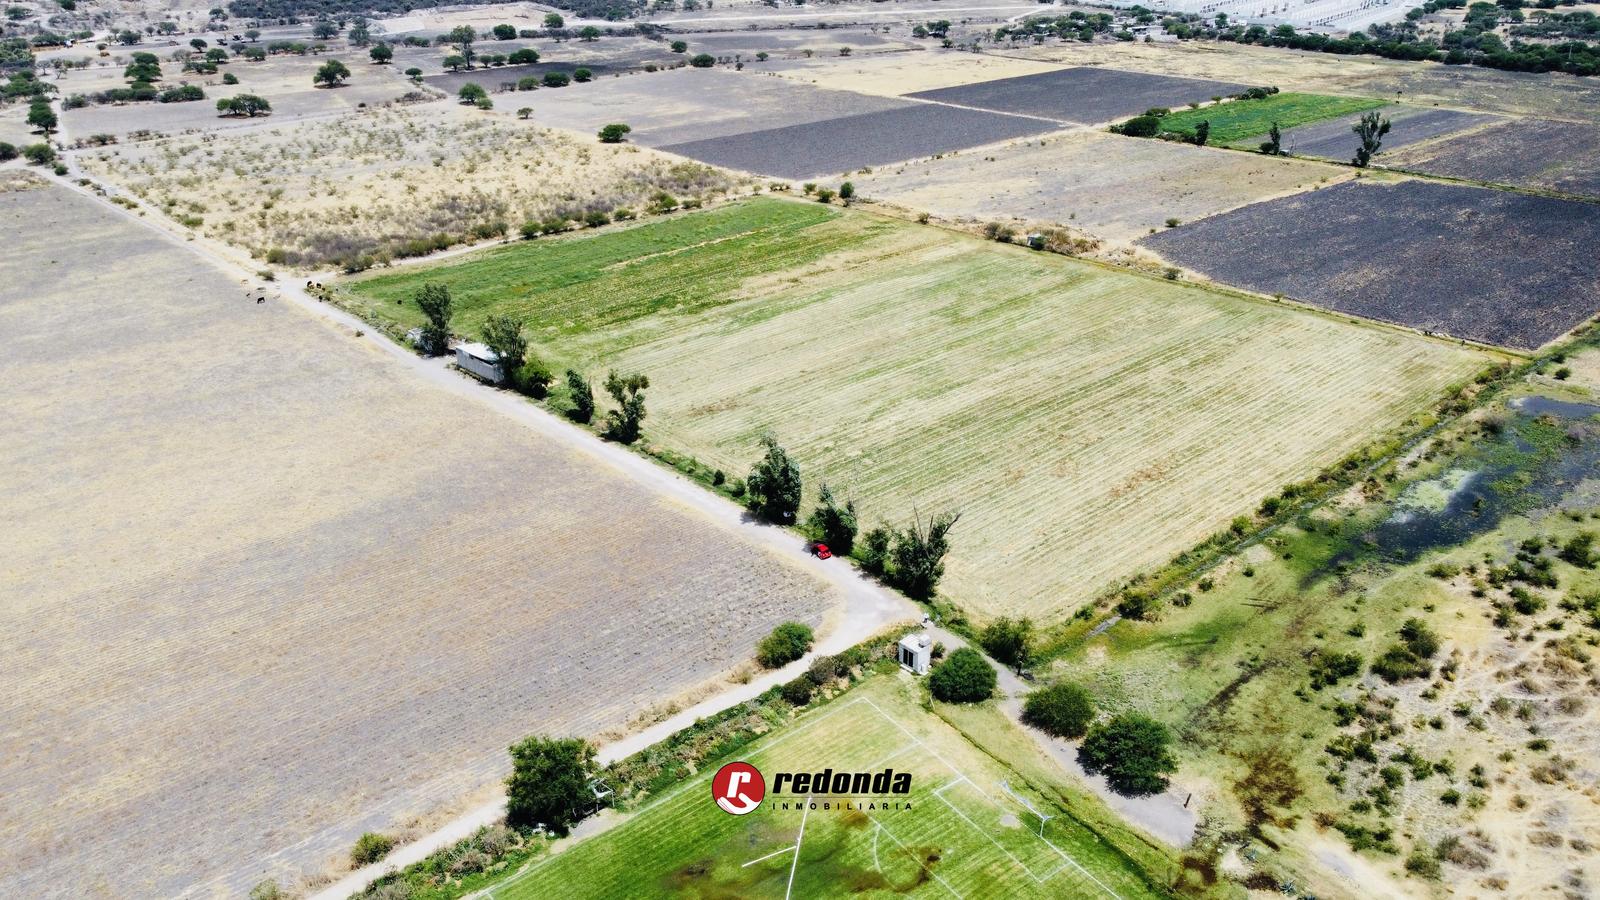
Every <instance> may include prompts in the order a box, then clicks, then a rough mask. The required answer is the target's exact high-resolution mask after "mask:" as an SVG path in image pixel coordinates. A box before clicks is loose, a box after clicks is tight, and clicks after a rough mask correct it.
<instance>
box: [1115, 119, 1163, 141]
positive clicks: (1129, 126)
mask: <svg viewBox="0 0 1600 900" xmlns="http://www.w3.org/2000/svg"><path fill="white" fill-rule="evenodd" d="M1111 130H1112V131H1115V132H1116V133H1117V134H1123V135H1127V136H1128V137H1155V136H1156V134H1157V133H1158V132H1159V131H1161V120H1160V119H1159V118H1157V117H1156V116H1151V115H1143V116H1134V117H1133V118H1131V119H1129V120H1128V121H1126V122H1123V123H1122V124H1121V125H1113V126H1112V127H1111Z"/></svg>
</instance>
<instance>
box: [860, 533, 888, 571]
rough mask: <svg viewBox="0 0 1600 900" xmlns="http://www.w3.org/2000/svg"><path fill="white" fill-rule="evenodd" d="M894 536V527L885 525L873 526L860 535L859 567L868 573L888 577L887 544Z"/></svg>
mask: <svg viewBox="0 0 1600 900" xmlns="http://www.w3.org/2000/svg"><path fill="white" fill-rule="evenodd" d="M894 537H895V531H894V529H893V528H890V527H889V526H887V525H878V526H875V527H874V528H872V529H871V530H870V531H868V532H867V533H866V534H864V535H862V536H861V568H862V569H863V570H864V571H865V572H866V573H867V574H868V575H871V576H872V577H874V578H882V579H885V580H888V579H889V574H890V573H889V562H890V560H889V546H890V544H892V543H893V542H894Z"/></svg>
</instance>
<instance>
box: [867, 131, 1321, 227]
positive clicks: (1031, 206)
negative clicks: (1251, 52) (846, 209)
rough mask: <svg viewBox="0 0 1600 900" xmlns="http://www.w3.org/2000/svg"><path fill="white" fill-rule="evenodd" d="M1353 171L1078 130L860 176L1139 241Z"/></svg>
mask: <svg viewBox="0 0 1600 900" xmlns="http://www.w3.org/2000/svg"><path fill="white" fill-rule="evenodd" d="M1108 159H1114V160H1116V163H1117V164H1116V165H1115V166H1107V165H1105V162H1106V160H1108ZM1346 177H1348V176H1347V175H1346V174H1345V173H1344V172H1342V171H1340V170H1338V169H1335V168H1333V167H1331V166H1327V165H1321V164H1317V163H1312V162H1304V161H1301V160H1292V159H1283V158H1281V157H1279V158H1273V157H1269V156H1261V155H1259V154H1249V155H1246V154H1243V153H1228V152H1223V151H1220V150H1213V149H1206V148H1199V147H1193V146H1190V145H1188V144H1179V143H1173V142H1169V141H1147V140H1137V139H1135V138H1124V137H1118V136H1116V135H1110V134H1106V133H1104V132H1099V131H1088V130H1079V131H1069V132H1063V133H1061V134H1052V135H1046V136H1044V137H1041V138H1037V139H1030V140H1019V141H1014V142H1013V143H1011V144H1008V145H1006V146H1004V147H1001V148H999V149H997V150H990V151H987V152H985V153H982V154H977V153H960V154H952V155H949V156H946V157H944V158H942V159H929V160H919V161H917V162H910V163H905V164H904V165H898V166H887V167H885V168H882V169H879V170H877V171H875V172H873V173H872V174H870V175H863V176H859V177H857V178H855V179H854V181H855V185H856V189H857V191H859V192H860V193H861V195H862V196H864V197H868V198H871V199H873V200H885V201H888V202H891V203H897V204H901V205H904V206H907V207H910V208H912V209H920V210H927V211H929V212H933V213H936V214H938V215H941V216H946V217H950V218H966V219H976V220H979V221H987V220H998V221H1002V222H1004V221H1011V220H1012V219H1019V220H1023V221H1026V222H1051V223H1057V224H1063V225H1070V226H1072V227H1073V228H1076V229H1081V230H1083V231H1087V232H1089V233H1091V234H1094V235H1096V236H1098V237H1102V238H1108V239H1110V240H1115V241H1131V240H1133V239H1135V238H1138V237H1142V236H1144V235H1146V234H1148V233H1149V232H1150V231H1151V230H1152V229H1156V228H1162V227H1164V226H1165V224H1166V222H1167V220H1169V219H1177V220H1179V221H1182V222H1188V221H1191V220H1193V219H1199V218H1202V217H1204V216H1210V215H1215V214H1216V213H1219V212H1222V211H1224V210H1229V209H1233V208H1235V207H1238V206H1243V205H1245V204H1247V203H1254V202H1256V201H1257V200H1265V199H1267V198H1268V197H1274V196H1277V195H1279V194H1284V193H1290V192H1295V191H1301V190H1307V189H1309V188H1311V187H1313V186H1315V185H1317V184H1321V183H1325V182H1329V181H1333V180H1340V179H1344V178H1346Z"/></svg>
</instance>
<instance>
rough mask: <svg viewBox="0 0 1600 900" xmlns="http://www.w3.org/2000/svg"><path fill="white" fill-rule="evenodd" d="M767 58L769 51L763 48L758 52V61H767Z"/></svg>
mask: <svg viewBox="0 0 1600 900" xmlns="http://www.w3.org/2000/svg"><path fill="white" fill-rule="evenodd" d="M767 59H768V55H767V51H765V50H763V51H761V52H760V53H757V54H756V62H766V61H767Z"/></svg>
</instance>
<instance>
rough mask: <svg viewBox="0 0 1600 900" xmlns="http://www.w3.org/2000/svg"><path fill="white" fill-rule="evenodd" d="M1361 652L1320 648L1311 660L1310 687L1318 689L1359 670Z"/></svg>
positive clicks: (1331, 684) (1329, 685) (1330, 685)
mask: <svg viewBox="0 0 1600 900" xmlns="http://www.w3.org/2000/svg"><path fill="white" fill-rule="evenodd" d="M1361 663H1362V659H1361V654H1359V653H1334V652H1330V651H1327V650H1320V651H1318V652H1317V654H1316V656H1315V657H1313V659H1312V661H1311V688H1312V690H1317V691H1320V690H1322V689H1323V688H1325V687H1332V686H1333V685H1335V684H1338V683H1339V681H1341V680H1342V679H1345V678H1349V677H1350V676H1352V675H1356V674H1358V673H1360V671H1361Z"/></svg>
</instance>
